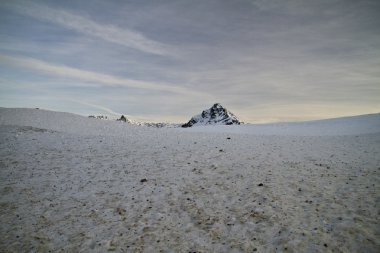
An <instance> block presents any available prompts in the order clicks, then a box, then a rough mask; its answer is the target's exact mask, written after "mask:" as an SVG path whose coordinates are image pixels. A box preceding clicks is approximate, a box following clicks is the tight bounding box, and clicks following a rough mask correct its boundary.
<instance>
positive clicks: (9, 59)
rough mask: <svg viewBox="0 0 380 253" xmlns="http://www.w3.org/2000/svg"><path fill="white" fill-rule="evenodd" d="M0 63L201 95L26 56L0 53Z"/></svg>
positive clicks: (118, 84)
mask: <svg viewBox="0 0 380 253" xmlns="http://www.w3.org/2000/svg"><path fill="white" fill-rule="evenodd" d="M0 63H3V64H7V65H13V66H16V67H21V68H27V69H33V70H37V71H39V72H42V73H47V74H51V75H58V76H63V77H70V78H76V79H79V80H81V81H86V82H94V83H97V84H102V85H103V86H111V87H129V88H137V89H145V90H151V91H152V90H153V91H166V92H171V93H177V94H186V95H201V94H199V93H197V92H196V91H192V90H190V89H187V88H184V87H180V86H171V85H169V84H164V83H151V82H145V81H139V80H132V79H128V78H122V77H116V76H113V75H107V74H101V73H96V72H92V71H86V70H81V69H76V68H72V67H67V66H62V65H55V64H52V63H48V62H45V61H41V60H38V59H34V58H28V57H15V56H9V55H1V54H0Z"/></svg>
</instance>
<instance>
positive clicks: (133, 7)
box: [0, 0, 380, 122]
mask: <svg viewBox="0 0 380 253" xmlns="http://www.w3.org/2000/svg"><path fill="white" fill-rule="evenodd" d="M379 13H380V1H377V0H373V1H371V0H368V1H367V0H361V1H358V0H352V1H349V0H310V1H309V0H234V1H232V0H192V1H188V0H175V1H168V0H156V1H141V0H130V1H121V0H120V1H96V0H95V1H74V0H73V1H17V0H8V1H1V3H0V106H2V107H40V108H45V109H51V110H58V111H68V112H74V113H79V114H83V115H89V114H114V115H118V114H127V115H129V116H131V117H134V118H135V119H139V120H148V121H173V122H183V121H186V120H188V119H189V118H190V117H191V116H192V115H194V114H197V113H199V112H200V111H201V110H202V109H206V108H209V107H210V106H211V105H212V104H213V103H215V102H219V103H221V104H222V105H224V106H225V107H227V108H228V109H229V110H231V111H232V112H234V113H235V114H236V115H237V116H238V117H240V118H241V119H242V120H243V121H246V122H273V121H293V120H309V119H319V118H330V117H336V116H346V115H357V114H366V113H374V112H379V111H380V71H379V70H380V15H379Z"/></svg>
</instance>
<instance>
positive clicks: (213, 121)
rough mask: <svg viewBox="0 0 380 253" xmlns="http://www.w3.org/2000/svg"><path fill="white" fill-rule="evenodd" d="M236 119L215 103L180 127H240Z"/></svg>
mask: <svg viewBox="0 0 380 253" xmlns="http://www.w3.org/2000/svg"><path fill="white" fill-rule="evenodd" d="M240 124H241V122H240V121H239V120H238V118H237V117H236V116H235V115H234V114H233V113H232V112H230V111H228V110H227V109H226V108H224V107H223V106H222V105H221V104H219V103H216V104H214V105H213V106H212V107H211V108H210V109H208V110H204V111H203V112H202V113H201V114H198V115H196V116H194V117H192V118H191V119H190V121H189V122H187V123H186V124H183V125H182V127H192V126H204V125H240Z"/></svg>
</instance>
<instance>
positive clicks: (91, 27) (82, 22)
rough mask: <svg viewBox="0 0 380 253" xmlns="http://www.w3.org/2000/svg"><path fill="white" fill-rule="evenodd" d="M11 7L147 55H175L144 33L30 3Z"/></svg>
mask: <svg viewBox="0 0 380 253" xmlns="http://www.w3.org/2000/svg"><path fill="white" fill-rule="evenodd" d="M9 7H10V8H11V9H12V10H13V11H16V12H18V13H20V14H23V15H27V16H30V17H33V18H36V19H39V20H44V21H48V22H51V23H54V24H57V25H60V26H62V27H65V28H67V29H70V30H74V31H76V32H79V33H82V34H86V35H90V36H94V37H97V38H100V39H103V40H105V41H108V42H112V43H116V44H119V45H122V46H126V47H129V48H133V49H137V50H140V51H142V52H145V53H151V54H156V55H172V54H173V52H172V51H170V50H169V47H168V46H167V45H165V44H162V43H160V42H158V41H155V40H152V39H149V38H147V37H146V36H144V35H143V34H142V33H139V32H137V31H134V30H131V29H128V28H125V27H124V28H120V27H117V26H114V25H108V24H99V23H97V22H95V21H93V20H91V19H88V18H85V17H82V16H79V15H75V14H73V13H70V12H68V11H66V10H62V9H53V8H50V7H48V6H45V5H41V4H36V3H32V2H30V1H27V2H23V1H21V2H19V1H18V2H15V3H12V4H10V5H9Z"/></svg>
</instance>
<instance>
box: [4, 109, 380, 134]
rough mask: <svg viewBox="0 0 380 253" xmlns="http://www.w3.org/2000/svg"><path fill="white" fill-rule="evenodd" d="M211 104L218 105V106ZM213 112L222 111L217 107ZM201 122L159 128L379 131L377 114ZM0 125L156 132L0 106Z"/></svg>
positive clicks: (93, 131) (248, 131) (87, 131)
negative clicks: (288, 120)
mask: <svg viewBox="0 0 380 253" xmlns="http://www.w3.org/2000/svg"><path fill="white" fill-rule="evenodd" d="M213 107H214V106H213ZM215 107H217V108H218V107H219V106H215ZM217 111H223V110H220V109H218V110H217ZM207 113H209V114H211V113H212V112H211V110H210V111H209V112H207ZM207 113H205V114H207ZM216 115H220V114H216ZM228 115H231V114H228ZM210 118H211V117H210ZM214 118H216V117H214ZM231 118H232V117H231ZM203 119H205V118H203ZM201 122H202V121H199V123H201ZM203 123H204V122H203ZM203 123H202V124H203ZM202 124H194V125H196V126H197V127H189V128H181V127H177V128H170V129H168V128H163V129H162V131H170V133H171V134H172V133H175V132H177V133H178V134H182V133H183V132H187V133H189V132H199V133H208V134H212V133H231V134H251V135H292V136H341V135H359V134H371V133H380V113H376V114H368V115H360V116H352V117H344V118H335V119H326V120H316V121H305V122H291V123H273V124H244V125H229V126H226V125H220V124H219V125H218V124H217V125H212V124H208V125H207V124H206V125H202ZM0 125H8V126H28V127H34V128H39V129H47V130H52V131H59V132H67V133H75V134H79V135H102V136H123V135H129V134H135V133H138V132H141V133H145V132H146V133H148V132H147V131H149V132H152V131H154V133H156V132H155V131H158V129H156V128H148V127H142V126H138V125H135V124H124V122H120V121H116V120H112V121H111V120H97V119H91V118H88V117H84V116H79V115H76V114H72V113H65V112H54V111H47V110H37V109H25V108H24V109H23V108H17V109H15V108H0ZM152 133H153V132H152Z"/></svg>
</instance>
